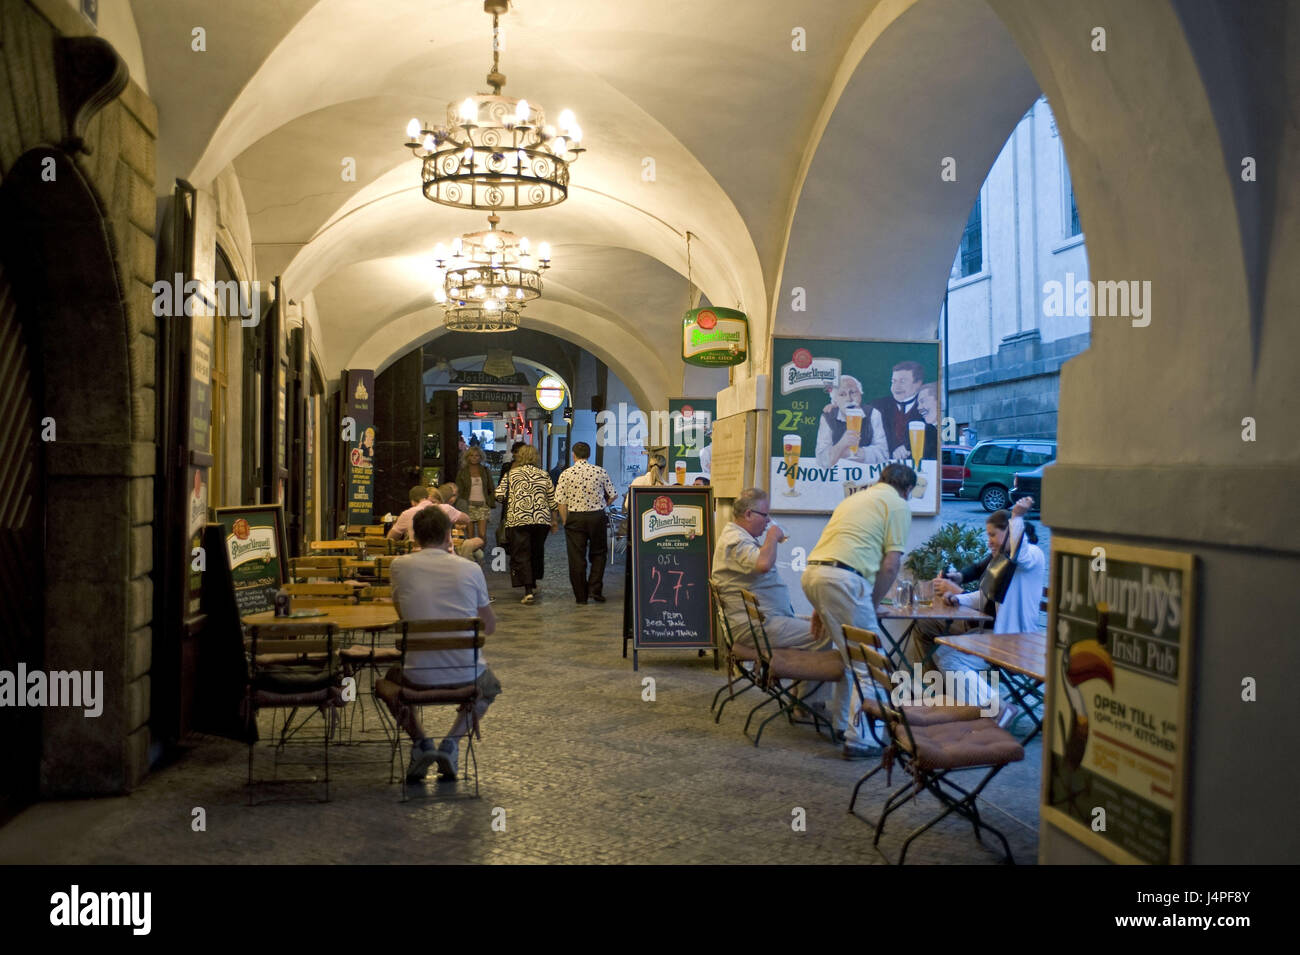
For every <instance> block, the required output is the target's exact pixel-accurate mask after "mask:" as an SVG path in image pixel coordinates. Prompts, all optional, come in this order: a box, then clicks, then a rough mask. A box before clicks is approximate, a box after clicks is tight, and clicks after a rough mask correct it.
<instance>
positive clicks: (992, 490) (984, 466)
mask: <svg viewBox="0 0 1300 955" xmlns="http://www.w3.org/2000/svg"><path fill="white" fill-rule="evenodd" d="M1055 460H1056V442H1055V441H1046V440H1042V439H1039V438H992V439H990V440H987V441H981V442H980V443H979V444H977V445H975V449H974V450H973V451H971V453H970V454H969V455H967V457H966V465H965V467H966V476H965V477H964V478H962V482H961V490H960V491H958V492H957V496H958V497H959V498H963V499H965V500H968V501H972V500H973V501H979V502H980V503H981V504H983V505H984V510H986V511H997V510H1001V509H1002V508H1004V507H1007V506H1008V505H1009V504H1010V503H1011V494H1010V492H1011V487H1012V485H1013V484H1014V482H1015V477H1016V472H1017V471H1027V470H1030V469H1032V468H1036V467H1038V466H1040V465H1043V464H1051V463H1052V462H1053V461H1055Z"/></svg>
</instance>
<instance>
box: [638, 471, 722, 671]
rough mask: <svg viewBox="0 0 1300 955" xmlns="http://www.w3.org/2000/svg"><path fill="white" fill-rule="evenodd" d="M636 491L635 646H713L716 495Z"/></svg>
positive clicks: (696, 490) (703, 490)
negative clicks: (711, 589)
mask: <svg viewBox="0 0 1300 955" xmlns="http://www.w3.org/2000/svg"><path fill="white" fill-rule="evenodd" d="M631 491H632V497H631V502H630V503H631V514H630V515H629V518H630V519H629V521H628V529H629V533H630V537H631V540H630V548H631V552H632V568H631V569H632V606H631V610H632V635H633V646H634V647H635V648H636V649H638V650H644V649H658V648H695V647H698V648H702V649H703V648H709V647H712V646H713V613H712V610H711V607H710V598H709V574H710V573H711V572H712V561H713V498H712V493H711V492H710V490H709V488H707V487H674V486H662V487H633V488H632V489H631Z"/></svg>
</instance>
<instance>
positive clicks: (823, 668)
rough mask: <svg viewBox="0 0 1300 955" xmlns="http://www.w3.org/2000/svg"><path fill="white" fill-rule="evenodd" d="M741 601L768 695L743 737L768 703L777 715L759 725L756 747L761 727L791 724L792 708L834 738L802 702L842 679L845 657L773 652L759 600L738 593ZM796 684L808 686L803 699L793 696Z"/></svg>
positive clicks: (823, 652) (825, 653)
mask: <svg viewBox="0 0 1300 955" xmlns="http://www.w3.org/2000/svg"><path fill="white" fill-rule="evenodd" d="M740 599H741V603H742V604H743V605H744V607H745V616H746V617H747V618H748V620H749V628H750V632H751V633H753V635H754V649H755V650H756V651H757V652H758V671H759V688H760V689H762V690H763V691H765V692H766V693H767V695H768V698H767V699H766V700H764V701H763V702H762V703H759V704H758V705H757V706H755V707H754V708H753V709H752V710H750V711H749V716H748V718H747V719H746V720H745V734H746V735H749V724H750V721H751V720H753V718H754V715H755V714H756V713H757V712H758V711H759V710H761V709H762V708H763V707H765V706H767V705H768V704H769V703H776V704H777V710H776V712H775V713H773V714H772V715H771V716H769V717H767V718H766V719H765V720H763V722H762V723H760V724H759V726H758V732H757V733H755V735H754V745H755V746H757V745H758V741H759V740H760V739H762V737H763V730H764V728H765V727H766V726H767V724H768V723H770V722H772V720H774V719H777V718H778V717H780V716H785V717H786V719H788V720H789V721H790V723H791V725H793V724H794V711H795V708H796V707H800V706H802V707H804V709H807V710H808V712H809V713H811V714H812V718H813V727H814V728H815V729H816V730H817V731H818V732H821V724H822V723H826V728H827V732H828V733H829V735H830V737H831V738H832V739H834V738H835V727H834V725H833V724H832V723H830V722H829V721H828V720H826V719H825V718H823V717H822V716H820V715H818V713H817V711H816V710H813V709H811V708H809V707H807V706H806V705H805V701H806V700H807V699H808V698H809V697H810V696H812V695H813V693H815V692H816V691H817V688H818V687H820V686H821V685H822V684H823V683H838V682H839V681H840V680H842V679H844V658H843V657H841V656H840V651H839V650H789V649H784V648H778V649H776V650H773V649H772V645H771V642H770V641H769V640H768V638H767V628H766V627H764V626H763V620H764V617H763V612H762V610H760V609H759V606H758V597H757V596H756V595H755V594H753V593H752V592H751V591H748V590H741V592H740ZM796 684H799V685H801V686H805V687H808V688H807V689H806V690H805V692H804V693H803V695H802V696H798V695H796V694H795V692H794V688H795V685H796ZM809 685H810V686H809Z"/></svg>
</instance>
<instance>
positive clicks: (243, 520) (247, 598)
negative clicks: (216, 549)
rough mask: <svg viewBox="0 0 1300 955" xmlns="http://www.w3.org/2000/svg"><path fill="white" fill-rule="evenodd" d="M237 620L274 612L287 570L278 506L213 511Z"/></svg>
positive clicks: (263, 505)
mask: <svg viewBox="0 0 1300 955" xmlns="http://www.w3.org/2000/svg"><path fill="white" fill-rule="evenodd" d="M216 516H217V523H218V524H219V525H220V526H221V534H222V537H223V539H224V543H225V548H224V549H225V559H226V561H227V564H228V566H229V568H230V578H231V584H232V586H233V588H234V592H235V606H236V608H237V609H238V615H239V616H240V617H245V616H248V615H249V614H253V613H262V612H264V611H267V610H274V609H275V593H276V591H277V590H279V589H280V587H281V585H282V584H283V583H284V582H285V579H286V574H287V571H288V568H287V566H286V561H287V556H286V552H285V538H284V511H283V509H282V508H281V506H280V505H279V504H251V505H243V506H239V507H219V508H217V509H216Z"/></svg>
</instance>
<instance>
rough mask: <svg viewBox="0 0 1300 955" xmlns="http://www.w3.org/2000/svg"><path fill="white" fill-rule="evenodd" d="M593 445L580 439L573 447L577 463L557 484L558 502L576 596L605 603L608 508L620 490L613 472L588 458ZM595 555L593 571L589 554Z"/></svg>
mask: <svg viewBox="0 0 1300 955" xmlns="http://www.w3.org/2000/svg"><path fill="white" fill-rule="evenodd" d="M590 456H591V446H590V445H589V444H587V442H585V441H579V442H578V443H577V444H575V445H574V446H573V466H572V467H570V468H566V469H565V470H564V473H562V474H561V475H560V480H559V481H558V482H557V483H556V485H555V503H556V505H557V506H558V507H559V510H560V521H561V522H562V523H563V524H564V537H565V543H566V544H567V545H568V553H569V583H570V584H571V585H572V586H573V597H574V599H575V600H576V601H577V602H578V603H579V604H586V602H587V598H588V597H590V598H591V599H592V600H594V601H596V603H599V604H603V603H604V602H605V595H604V594H603V593H602V591H603V590H604V588H605V561H606V559H607V557H608V556H609V533H608V528H609V518H608V516H607V515H606V514H605V508H606V507H608V506H609V505H610V504H612V503H614V500H615V498H616V497H617V493H616V492H615V491H614V482H613V481H611V480H610V479H609V472H607V471H606V470H605V469H604V468H602V467H599V466H597V465H595V464H590V463H588V461H587V458H588V457H590ZM589 553H590V556H591V570H590V572H588V570H587V557H588V554H589Z"/></svg>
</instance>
